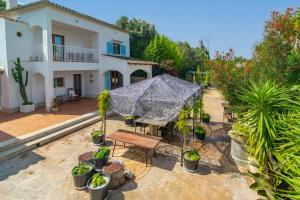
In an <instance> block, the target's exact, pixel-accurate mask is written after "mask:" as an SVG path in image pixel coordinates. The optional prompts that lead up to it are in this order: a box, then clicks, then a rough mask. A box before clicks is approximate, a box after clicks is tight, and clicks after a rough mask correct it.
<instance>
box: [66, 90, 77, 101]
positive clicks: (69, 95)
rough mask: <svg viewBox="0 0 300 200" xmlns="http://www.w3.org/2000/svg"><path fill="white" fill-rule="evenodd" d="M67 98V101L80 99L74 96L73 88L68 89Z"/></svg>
mask: <svg viewBox="0 0 300 200" xmlns="http://www.w3.org/2000/svg"><path fill="white" fill-rule="evenodd" d="M68 97H69V101H77V100H79V99H80V97H79V96H78V95H77V94H75V90H74V89H73V88H68Z"/></svg>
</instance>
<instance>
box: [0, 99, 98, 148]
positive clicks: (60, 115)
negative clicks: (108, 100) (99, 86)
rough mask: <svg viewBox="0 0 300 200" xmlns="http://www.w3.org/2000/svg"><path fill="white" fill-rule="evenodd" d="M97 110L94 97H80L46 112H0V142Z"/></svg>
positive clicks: (42, 110)
mask: <svg viewBox="0 0 300 200" xmlns="http://www.w3.org/2000/svg"><path fill="white" fill-rule="evenodd" d="M95 110H97V101H96V100H95V99H82V100H80V101H75V102H68V103H65V104H63V105H61V106H60V111H58V112H51V113H48V112H46V111H45V109H44V108H39V109H37V110H36V111H35V112H32V113H28V114H25V113H20V112H18V113H11V114H7V113H1V112H0V122H1V123H0V142H1V141H4V140H7V139H11V138H14V137H18V136H21V135H24V134H26V133H30V132H32V131H35V130H39V129H42V128H46V127H48V126H51V125H54V124H57V123H60V122H63V121H66V120H69V119H72V118H75V117H78V116H80V115H83V114H86V113H89V112H93V111H95Z"/></svg>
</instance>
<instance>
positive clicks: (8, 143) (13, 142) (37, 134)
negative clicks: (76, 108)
mask: <svg viewBox="0 0 300 200" xmlns="http://www.w3.org/2000/svg"><path fill="white" fill-rule="evenodd" d="M96 116H98V113H97V112H96V111H95V112H91V113H87V114H84V115H82V116H80V117H77V118H74V119H70V120H67V121H64V122H61V123H58V124H55V125H52V126H49V127H46V128H43V129H40V130H37V131H33V132H31V133H28V134H25V135H22V136H19V137H16V138H12V139H9V140H5V141H3V142H0V153H1V152H2V151H5V150H7V149H9V148H12V147H14V146H18V145H21V144H25V143H28V142H30V141H34V140H37V139H39V138H41V137H44V136H47V135H49V134H51V133H54V132H57V131H59V130H62V129H65V128H67V127H70V126H73V125H75V124H77V123H81V122H83V121H86V120H88V119H91V118H94V117H96Z"/></svg>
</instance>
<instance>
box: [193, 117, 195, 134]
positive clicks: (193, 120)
mask: <svg viewBox="0 0 300 200" xmlns="http://www.w3.org/2000/svg"><path fill="white" fill-rule="evenodd" d="M193 139H195V116H194V113H193Z"/></svg>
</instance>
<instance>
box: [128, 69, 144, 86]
mask: <svg viewBox="0 0 300 200" xmlns="http://www.w3.org/2000/svg"><path fill="white" fill-rule="evenodd" d="M145 79H147V72H145V71H144V70H141V69H138V70H136V71H134V72H132V73H131V74H130V84H133V83H136V82H139V81H142V80H145Z"/></svg>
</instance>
